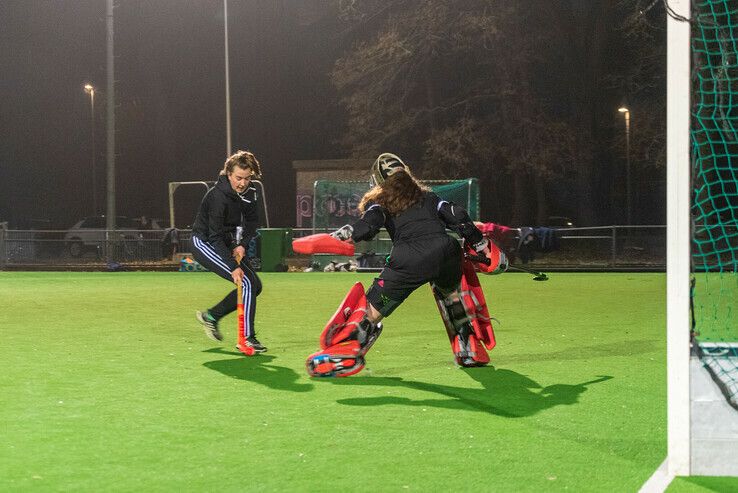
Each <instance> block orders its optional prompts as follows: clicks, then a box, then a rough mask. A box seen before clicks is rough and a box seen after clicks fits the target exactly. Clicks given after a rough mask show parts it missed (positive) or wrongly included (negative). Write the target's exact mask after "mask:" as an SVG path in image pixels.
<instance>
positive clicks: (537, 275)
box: [464, 253, 548, 281]
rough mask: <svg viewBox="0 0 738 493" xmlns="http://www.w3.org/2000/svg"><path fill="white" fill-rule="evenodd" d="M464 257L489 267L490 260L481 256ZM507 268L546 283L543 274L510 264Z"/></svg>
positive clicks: (470, 254) (545, 276) (469, 255)
mask: <svg viewBox="0 0 738 493" xmlns="http://www.w3.org/2000/svg"><path fill="white" fill-rule="evenodd" d="M464 256H465V257H466V258H467V259H469V260H471V261H472V262H479V263H481V264H485V265H489V263H490V260H489V259H488V258H487V257H485V256H483V255H474V254H472V253H465V254H464ZM507 268H508V270H509V269H514V270H517V271H520V272H527V273H528V274H532V275H533V280H534V281H548V276H547V275H546V274H544V273H543V272H538V271H535V270H531V269H527V268H525V267H519V266H517V265H512V264H508V266H507Z"/></svg>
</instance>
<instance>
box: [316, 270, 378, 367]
mask: <svg viewBox="0 0 738 493" xmlns="http://www.w3.org/2000/svg"><path fill="white" fill-rule="evenodd" d="M366 311H367V301H366V294H365V293H364V287H363V286H362V285H361V283H358V282H357V283H356V284H354V286H353V287H352V288H351V290H350V291H349V292H348V294H347V295H346V298H344V300H343V301H342V302H341V304H340V305H339V307H338V310H336V313H335V314H334V315H333V317H332V318H331V319H330V320H329V321H328V324H327V325H326V326H325V328H324V329H323V332H322V334H321V335H320V348H321V350H320V351H318V352H316V353H313V354H311V355H310V356H308V358H307V361H306V362H305V368H306V369H307V372H308V374H309V375H310V376H312V377H347V376H349V375H354V374H356V373H359V372H360V371H361V370H362V369H363V368H364V364H365V361H364V355H365V354H366V353H367V351H369V349H370V348H371V347H372V345H373V344H374V342H375V341H376V340H377V338H378V337H379V334H381V332H382V324H381V323H380V324H374V323H372V322H370V321H369V319H368V318H367V317H366Z"/></svg>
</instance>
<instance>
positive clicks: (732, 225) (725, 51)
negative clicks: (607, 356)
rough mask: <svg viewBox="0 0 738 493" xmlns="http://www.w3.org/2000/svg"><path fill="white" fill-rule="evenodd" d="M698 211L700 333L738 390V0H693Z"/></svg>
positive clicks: (732, 390) (715, 364)
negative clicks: (737, 1)
mask: <svg viewBox="0 0 738 493" xmlns="http://www.w3.org/2000/svg"><path fill="white" fill-rule="evenodd" d="M692 26H693V27H692V33H693V36H692V52H693V53H692V55H693V56H692V61H693V64H694V66H693V93H692V98H693V115H692V117H693V118H692V132H691V138H692V166H693V167H692V172H693V175H692V185H693V197H692V217H693V220H694V231H693V264H694V271H695V276H696V283H695V288H694V316H695V332H696V338H697V340H698V342H699V343H700V346H701V347H703V348H704V349H705V354H706V356H707V357H708V361H706V363H707V364H708V365H709V366H710V367H712V369H713V372H714V373H717V374H718V375H717V376H718V377H719V378H720V380H721V381H722V382H723V385H724V386H725V388H724V390H726V394H727V395H728V397H729V399H732V400H733V402H735V400H736V399H737V398H738V368H737V367H736V363H737V362H738V274H736V271H737V270H738V130H737V128H738V121H737V119H738V59H737V58H738V42H737V41H736V39H737V36H736V35H737V34H738V4H737V3H736V2H735V1H733V0H703V1H695V2H693V23H692Z"/></svg>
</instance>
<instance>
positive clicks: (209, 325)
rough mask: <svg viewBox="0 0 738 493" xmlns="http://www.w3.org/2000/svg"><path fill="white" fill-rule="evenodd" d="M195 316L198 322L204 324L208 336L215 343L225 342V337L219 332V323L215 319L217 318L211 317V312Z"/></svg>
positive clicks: (198, 313)
mask: <svg viewBox="0 0 738 493" xmlns="http://www.w3.org/2000/svg"><path fill="white" fill-rule="evenodd" d="M195 316H196V317H197V321H198V322H200V323H201V324H202V327H203V329H204V330H205V335H206V336H208V337H209V338H211V339H212V340H214V341H222V340H223V336H222V335H221V333H220V331H219V330H218V321H217V320H216V319H215V317H213V316H212V315H210V312H209V311H208V310H205V311H202V312H199V311H198V312H197V313H196V314H195Z"/></svg>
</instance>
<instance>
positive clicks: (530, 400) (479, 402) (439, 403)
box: [326, 366, 613, 418]
mask: <svg viewBox="0 0 738 493" xmlns="http://www.w3.org/2000/svg"><path fill="white" fill-rule="evenodd" d="M462 371H464V373H466V374H467V375H469V376H470V377H471V378H472V379H474V380H476V381H477V382H479V383H480V384H481V385H482V388H481V389H480V388H469V387H453V386H449V385H438V384H433V383H427V382H417V381H412V380H404V379H402V378H401V377H351V378H346V379H330V380H326V381H329V382H331V383H333V384H334V385H374V386H383V387H404V388H409V389H413V390H421V391H424V392H429V393H433V394H438V395H441V396H444V397H446V398H445V399H411V398H408V397H396V396H381V397H357V398H350V399H339V400H338V401H337V402H338V403H339V404H345V405H349V406H382V405H388V404H392V405H404V406H414V407H418V406H420V407H437V408H442V409H459V410H467V411H478V412H485V413H488V414H494V415H497V416H504V417H508V418H518V417H523V416H531V415H533V414H536V413H538V412H540V411H543V410H545V409H549V408H552V407H554V406H561V405H573V404H576V403H577V402H578V401H579V396H580V395H581V394H582V393H583V392H584V391H586V390H587V388H588V386H589V385H592V384H595V383H601V382H604V381H606V380H610V379H611V378H613V377H611V376H600V377H598V378H596V379H594V380H590V381H588V382H582V383H578V384H555V385H549V386H547V387H542V386H541V385H540V384H538V383H537V382H535V381H534V380H532V379H530V378H528V377H526V376H525V375H521V374H520V373H516V372H514V371H512V370H505V369H496V368H494V367H491V366H488V367H484V368H465V369H463V370H462Z"/></svg>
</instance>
